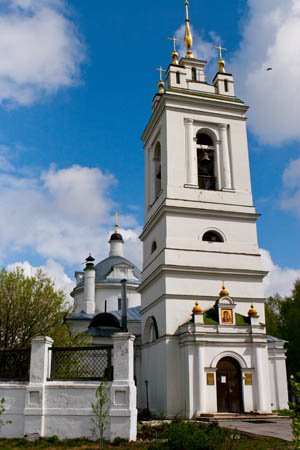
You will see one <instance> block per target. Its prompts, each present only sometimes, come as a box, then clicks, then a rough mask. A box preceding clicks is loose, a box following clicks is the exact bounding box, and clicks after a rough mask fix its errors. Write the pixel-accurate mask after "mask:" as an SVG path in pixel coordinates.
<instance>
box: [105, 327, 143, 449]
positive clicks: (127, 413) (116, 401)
mask: <svg viewBox="0 0 300 450" xmlns="http://www.w3.org/2000/svg"><path fill="white" fill-rule="evenodd" d="M112 339H113V344H114V354H113V367H114V379H113V382H112V385H111V393H110V395H111V399H110V400H111V401H110V411H109V416H110V440H111V441H113V440H114V439H115V438H116V437H121V438H123V439H128V440H129V441H135V440H136V433H137V409H136V386H135V383H134V378H133V377H134V369H133V367H134V349H133V343H134V340H135V336H132V335H130V334H129V333H115V334H113V336H112Z"/></svg>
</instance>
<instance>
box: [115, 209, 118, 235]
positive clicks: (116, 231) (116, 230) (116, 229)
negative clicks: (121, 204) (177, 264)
mask: <svg viewBox="0 0 300 450" xmlns="http://www.w3.org/2000/svg"><path fill="white" fill-rule="evenodd" d="M115 227H116V228H115V233H117V234H119V224H118V211H116V225H115Z"/></svg>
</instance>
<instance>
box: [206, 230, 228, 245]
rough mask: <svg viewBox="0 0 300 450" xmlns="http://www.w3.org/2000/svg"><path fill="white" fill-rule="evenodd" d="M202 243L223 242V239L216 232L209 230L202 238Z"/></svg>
mask: <svg viewBox="0 0 300 450" xmlns="http://www.w3.org/2000/svg"><path fill="white" fill-rule="evenodd" d="M202 241H206V242H224V239H223V237H222V236H221V235H220V234H219V233H217V231H214V230H209V231H206V233H204V235H203V236H202Z"/></svg>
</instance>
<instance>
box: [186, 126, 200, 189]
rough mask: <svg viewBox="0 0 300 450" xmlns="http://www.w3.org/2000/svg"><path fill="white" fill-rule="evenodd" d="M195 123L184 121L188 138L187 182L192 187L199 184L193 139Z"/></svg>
mask: <svg viewBox="0 0 300 450" xmlns="http://www.w3.org/2000/svg"><path fill="white" fill-rule="evenodd" d="M193 123H194V121H193V119H184V125H185V136H186V173H187V175H186V182H187V184H188V185H190V186H196V185H197V184H198V183H197V172H196V162H195V160H196V158H195V148H194V139H193Z"/></svg>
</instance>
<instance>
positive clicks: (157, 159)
mask: <svg viewBox="0 0 300 450" xmlns="http://www.w3.org/2000/svg"><path fill="white" fill-rule="evenodd" d="M153 161H154V192H155V200H156V199H157V197H158V196H159V194H160V191H161V146H160V142H157V143H156V146H155V150H154V159H153Z"/></svg>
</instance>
